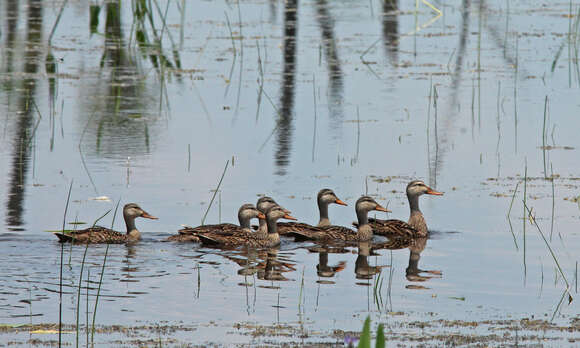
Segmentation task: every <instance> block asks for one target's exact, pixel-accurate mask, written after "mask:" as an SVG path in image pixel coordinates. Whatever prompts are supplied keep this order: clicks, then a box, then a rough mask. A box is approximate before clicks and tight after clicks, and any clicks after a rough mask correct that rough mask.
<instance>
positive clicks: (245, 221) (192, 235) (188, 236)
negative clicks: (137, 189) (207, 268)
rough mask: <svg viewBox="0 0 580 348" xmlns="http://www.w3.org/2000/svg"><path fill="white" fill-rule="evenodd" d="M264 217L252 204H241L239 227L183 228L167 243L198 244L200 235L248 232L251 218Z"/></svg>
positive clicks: (207, 226) (218, 225)
mask: <svg viewBox="0 0 580 348" xmlns="http://www.w3.org/2000/svg"><path fill="white" fill-rule="evenodd" d="M260 217H265V216H264V214H263V213H261V212H260V211H259V210H258V209H256V207H255V206H254V205H253V204H249V203H246V204H243V205H242V206H241V207H240V209H238V221H239V223H240V224H239V225H236V224H232V223H223V224H214V225H201V226H197V227H185V228H182V229H180V230H179V231H177V232H178V234H175V235H173V236H170V237H169V238H167V241H172V242H199V237H198V235H199V234H201V233H209V232H215V233H226V234H230V233H231V234H235V233H240V232H250V231H251V230H250V220H252V219H253V218H260Z"/></svg>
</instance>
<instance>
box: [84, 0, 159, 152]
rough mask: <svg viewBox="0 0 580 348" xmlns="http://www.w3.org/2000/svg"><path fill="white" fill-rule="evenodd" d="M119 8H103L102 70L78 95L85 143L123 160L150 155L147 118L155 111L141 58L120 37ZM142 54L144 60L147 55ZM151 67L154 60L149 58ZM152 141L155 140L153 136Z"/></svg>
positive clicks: (117, 5)
mask: <svg viewBox="0 0 580 348" xmlns="http://www.w3.org/2000/svg"><path fill="white" fill-rule="evenodd" d="M121 10H122V9H121V4H120V3H119V2H107V3H106V5H105V13H106V21H105V45H104V51H103V55H102V56H101V60H100V65H101V70H100V72H99V76H98V78H97V80H96V81H94V82H95V83H91V84H89V85H88V86H87V88H85V89H83V91H81V94H85V93H86V95H84V96H83V100H86V101H87V102H86V103H84V104H83V107H84V108H85V112H84V113H83V116H84V118H85V121H84V123H82V124H80V126H82V127H85V125H86V122H88V127H87V136H86V138H87V139H86V140H85V141H84V143H85V144H88V145H89V146H90V147H89V148H90V149H91V153H96V154H97V155H99V156H104V157H109V156H113V157H118V156H121V157H126V156H138V155H143V154H146V153H148V152H149V151H150V149H149V145H150V143H149V141H150V134H149V132H150V129H149V127H148V122H147V116H150V115H148V113H151V111H146V110H155V109H158V108H156V107H155V106H153V105H152V101H154V100H155V99H156V98H155V97H154V96H152V95H150V94H149V93H148V92H149V91H148V89H147V86H146V84H145V83H144V80H145V79H146V77H145V73H144V71H143V68H142V65H143V64H142V62H140V61H139V59H140V57H139V56H136V55H134V50H131V49H129V48H128V47H127V43H126V40H125V35H124V33H123V28H122V23H121V18H122V13H121ZM142 53H143V55H144V56H145V57H147V55H146V52H145V51H143V50H142ZM151 61H152V64H153V66H157V65H156V63H157V60H156V59H153V58H151ZM152 138H153V139H155V138H156V137H155V136H152Z"/></svg>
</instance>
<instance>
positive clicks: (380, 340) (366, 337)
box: [357, 316, 385, 348]
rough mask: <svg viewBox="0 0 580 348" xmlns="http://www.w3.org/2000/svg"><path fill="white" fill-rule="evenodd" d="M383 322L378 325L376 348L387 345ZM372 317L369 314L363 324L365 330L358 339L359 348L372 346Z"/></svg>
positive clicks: (382, 347)
mask: <svg viewBox="0 0 580 348" xmlns="http://www.w3.org/2000/svg"><path fill="white" fill-rule="evenodd" d="M384 331H385V330H384V326H383V324H379V326H378V327H377V335H376V341H375V348H384V347H385V332H384ZM371 336H372V335H371V318H370V316H367V318H366V319H365V322H364V324H363V330H362V332H361V335H360V339H359V341H358V346H357V347H358V348H371V339H372V337H371Z"/></svg>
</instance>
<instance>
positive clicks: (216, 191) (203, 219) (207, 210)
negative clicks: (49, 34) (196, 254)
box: [201, 160, 230, 225]
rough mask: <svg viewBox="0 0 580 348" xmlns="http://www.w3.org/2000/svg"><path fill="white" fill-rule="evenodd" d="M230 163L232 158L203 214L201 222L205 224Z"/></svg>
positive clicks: (227, 162)
mask: <svg viewBox="0 0 580 348" xmlns="http://www.w3.org/2000/svg"><path fill="white" fill-rule="evenodd" d="M229 164H230V160H227V161H226V166H225V167H224V171H223V173H222V176H221V178H220V181H219V182H218V185H217V187H216V188H215V190H214V191H213V195H212V196H211V200H210V201H209V204H208V206H207V209H206V211H205V214H203V218H202V219H201V224H202V225H203V224H204V223H205V218H206V217H207V213H209V210H210V209H211V205H212V204H213V201H214V199H215V196H216V194H217V193H218V191H219V189H220V186H221V185H222V181H223V180H224V176H225V175H226V171H227V170H228V166H229Z"/></svg>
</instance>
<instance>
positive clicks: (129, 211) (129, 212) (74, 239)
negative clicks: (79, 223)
mask: <svg viewBox="0 0 580 348" xmlns="http://www.w3.org/2000/svg"><path fill="white" fill-rule="evenodd" d="M123 217H124V219H125V225H126V226H127V233H121V232H117V231H114V230H112V229H110V228H106V227H101V226H94V227H89V228H86V229H84V230H79V231H72V232H65V233H61V232H56V233H54V234H55V235H56V236H57V237H58V240H59V242H61V243H65V242H71V243H81V244H86V243H89V244H100V243H105V244H123V243H130V242H136V241H138V240H139V239H141V233H139V230H137V228H136V227H135V219H136V218H138V217H143V218H147V219H157V218H156V217H154V216H151V215H149V214H148V213H147V212H146V211H144V210H143V209H141V207H139V206H138V205H137V204H135V203H128V204H125V206H124V207H123Z"/></svg>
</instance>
